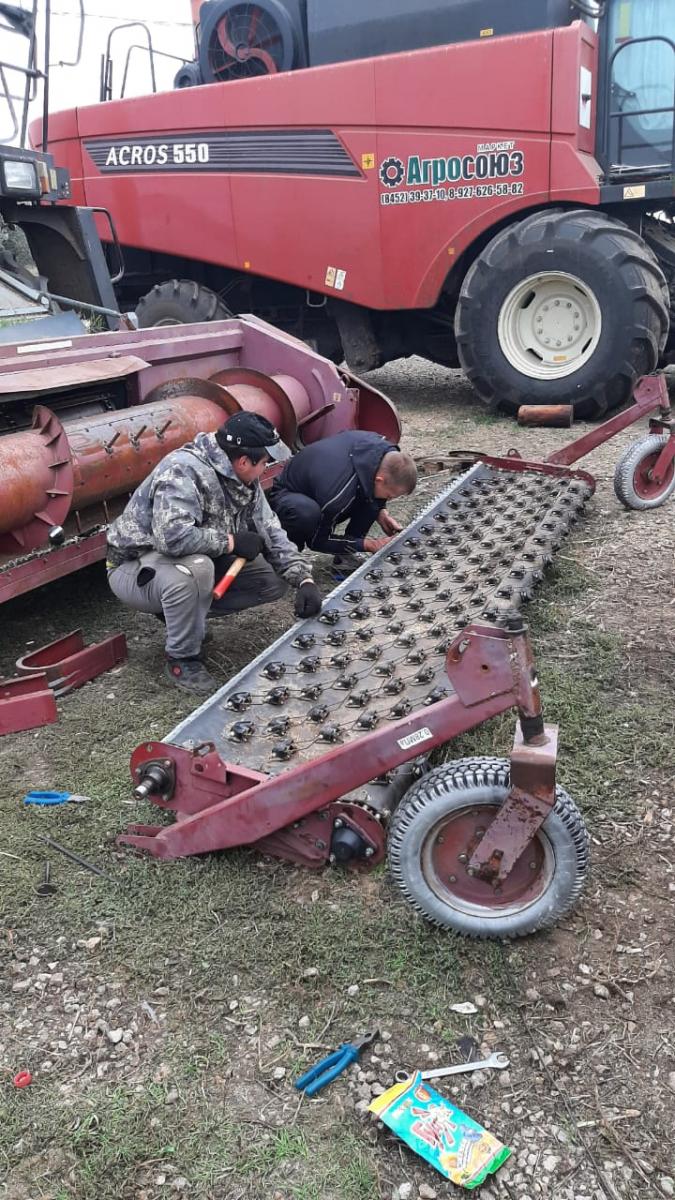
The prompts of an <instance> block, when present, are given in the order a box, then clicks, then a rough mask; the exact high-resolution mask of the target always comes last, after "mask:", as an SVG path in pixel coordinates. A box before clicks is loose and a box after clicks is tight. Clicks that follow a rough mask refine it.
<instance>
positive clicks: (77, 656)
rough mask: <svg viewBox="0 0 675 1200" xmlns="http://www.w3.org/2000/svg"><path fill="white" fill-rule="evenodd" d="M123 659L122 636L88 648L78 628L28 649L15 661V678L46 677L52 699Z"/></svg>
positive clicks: (123, 641) (123, 643) (116, 636)
mask: <svg viewBox="0 0 675 1200" xmlns="http://www.w3.org/2000/svg"><path fill="white" fill-rule="evenodd" d="M126 657H127V640H126V638H125V636H124V634H123V633H116V634H114V635H113V636H112V637H109V638H106V639H105V641H103V642H97V643H95V644H94V645H91V646H85V644H84V638H83V636H82V630H81V629H74V630H73V632H72V633H67V634H65V636H64V637H60V638H57V640H56V641H55V642H49V643H48V645H46V646H41V647H40V649H39V650H32V651H31V653H30V654H24V655H23V657H22V658H19V659H18V660H17V664H16V669H17V671H18V673H19V675H24V676H26V677H27V678H29V679H34V678H35V677H36V676H37V677H38V678H39V679H42V678H46V679H47V680H48V681H49V686H50V687H51V689H52V691H53V692H54V695H55V696H65V695H66V694H67V693H68V692H74V691H75V689H76V688H79V687H83V686H84V684H85V683H89V681H90V680H91V679H96V677H97V675H102V674H103V672H104V671H111V670H112V668H113V667H116V666H117V665H118V663H121V662H125V661H126Z"/></svg>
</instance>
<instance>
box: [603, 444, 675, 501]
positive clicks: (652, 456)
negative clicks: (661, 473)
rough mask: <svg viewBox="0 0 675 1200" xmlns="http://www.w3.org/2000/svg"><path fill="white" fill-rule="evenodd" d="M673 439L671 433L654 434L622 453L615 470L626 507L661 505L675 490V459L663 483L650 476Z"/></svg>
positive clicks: (619, 491) (616, 479) (618, 487)
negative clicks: (663, 451)
mask: <svg viewBox="0 0 675 1200" xmlns="http://www.w3.org/2000/svg"><path fill="white" fill-rule="evenodd" d="M669 440H670V439H669V435H668V434H667V433H664V434H656V433H653V434H651V435H650V437H646V438H643V439H642V441H641V442H635V443H634V444H633V445H632V446H629V447H628V449H627V450H626V451H625V453H624V454H622V456H621V458H620V459H619V461H618V463H617V464H616V471H615V472H614V491H615V492H616V495H617V498H618V499H619V500H620V501H621V503H622V504H625V506H626V508H635V509H638V510H642V509H647V508H659V507H660V505H661V504H665V502H666V500H667V499H668V497H669V496H672V494H673V492H675V460H673V461H671V463H670V465H669V467H668V470H667V471H666V476H665V479H664V480H663V481H662V482H661V483H656V482H655V481H654V480H653V479H652V478H651V476H650V472H651V471H652V470H653V469H654V467H655V465H656V461H657V459H658V457H659V455H660V453H661V451H662V450H663V447H664V446H665V445H666V444H667V443H668V441H669Z"/></svg>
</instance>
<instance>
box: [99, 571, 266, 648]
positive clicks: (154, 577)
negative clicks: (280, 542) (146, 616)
mask: <svg viewBox="0 0 675 1200" xmlns="http://www.w3.org/2000/svg"><path fill="white" fill-rule="evenodd" d="M233 561H234V560H233V559H232V558H231V557H227V556H226V557H224V558H223V559H219V560H218V564H217V566H218V578H219V579H220V578H221V577H222V575H223V574H224V573H225V571H226V570H227V567H228V566H229V564H230V563H231V562H233ZM139 576H140V579H141V583H140V584H139V582H138V581H139ZM214 578H215V568H214V563H213V559H211V558H207V557H206V555H204V554H188V555H186V556H185V557H184V558H169V556H168V555H166V554H160V553H159V552H158V551H157V550H148V551H146V553H145V554H142V555H141V557H140V558H134V559H131V560H129V561H128V562H123V563H121V564H120V565H119V566H118V567H114V568H113V569H112V570H111V571H110V572H109V574H108V582H109V584H110V587H111V589H112V591H113V592H114V594H115V595H116V596H117V599H118V600H121V601H122V603H123V604H126V605H128V606H129V608H134V609H136V610H137V611H138V612H145V613H163V614H164V619H165V621H166V653H167V656H168V657H169V658H196V657H197V655H198V654H199V651H200V649H201V645H202V642H203V640H204V634H205V632H206V619H207V617H208V615H209V610H210V609H211V603H212V599H213V583H214ZM287 591H288V584H287V583H285V582H284V580H283V579H280V578H279V576H278V575H277V574H276V573H275V572H274V570H273V569H272V567H271V566H270V564H269V563H268V562H267V561H266V559H264V558H263V556H262V554H259V555H258V557H257V558H255V559H254V560H253V562H250V563H247V564H246V566H245V567H243V568H242V570H241V571H240V572H239V575H238V576H237V578H236V579H235V581H234V583H233V584H232V585H231V586H230V589H229V591H228V592H226V593H225V595H224V596H223V597H222V599H221V600H216V601H215V602H214V603H213V611H212V613H211V615H212V616H216V615H218V616H221V615H226V614H227V613H231V612H240V611H241V610H242V609H244V608H253V607H254V606H255V605H257V604H269V603H270V601H272V600H278V599H279V598H280V597H281V596H283V595H284V594H285V593H286V592H287Z"/></svg>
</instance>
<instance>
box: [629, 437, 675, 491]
mask: <svg viewBox="0 0 675 1200" xmlns="http://www.w3.org/2000/svg"><path fill="white" fill-rule="evenodd" d="M660 454H661V450H660V449H659V450H655V451H654V453H653V454H648V455H647V456H646V458H643V460H642V462H641V463H640V465H639V467H638V468H637V470H636V472H635V474H634V476H633V487H634V488H635V492H636V494H637V495H638V496H639V497H640V499H641V500H653V499H654V498H655V497H656V496H660V495H662V493H663V492H665V491H666V490H667V489H668V487H669V486H670V484H671V483H672V479H673V473H675V462H671V463H670V465H669V467H668V470H667V471H666V474H665V477H664V478H663V479H662V480H661V482H660V483H657V482H656V480H655V479H654V477H653V475H652V472H653V470H654V467H655V466H656V464H657V462H658V459H659V456H660Z"/></svg>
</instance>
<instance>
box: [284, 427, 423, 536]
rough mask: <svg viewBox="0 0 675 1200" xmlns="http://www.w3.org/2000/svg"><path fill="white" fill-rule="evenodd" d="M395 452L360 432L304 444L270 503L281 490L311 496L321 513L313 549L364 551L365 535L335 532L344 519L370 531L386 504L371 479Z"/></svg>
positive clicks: (378, 437)
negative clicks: (336, 526)
mask: <svg viewBox="0 0 675 1200" xmlns="http://www.w3.org/2000/svg"><path fill="white" fill-rule="evenodd" d="M398 449H399V447H398V446H396V445H394V444H393V443H392V442H388V441H387V439H386V438H384V437H382V436H381V435H380V434H379V433H366V432H365V431H363V430H353V431H347V432H345V433H336V434H335V435H334V436H333V437H329V438H324V439H323V440H322V441H320V442H315V443H314V444H313V445H311V446H305V448H304V450H300V452H299V453H298V454H295V455H294V456H293V458H291V459H289V460H288V462H287V463H286V466H285V467H284V469H283V471H282V472H281V474H280V475H279V476H277V478H276V480H275V482H274V486H273V488H272V492H271V494H270V498H269V499H270V504H271V506H272V508H274V507H275V503H274V502H275V498H276V497H277V496H278V495H279V494H280V492H282V491H285V492H300V494H301V495H303V496H309V497H310V498H311V499H312V500H315V501H316V503H317V504H318V505H319V507H320V509H321V519H320V522H319V526H318V528H317V530H316V533H315V534H314V537H313V539H312V541H311V543H310V545H311V548H312V549H313V550H320V551H322V552H323V553H324V554H340V553H341V552H344V551H346V550H349V551H360V550H363V537H359V536H351V537H350V536H342V537H339V536H335V535H334V533H333V529H334V527H335V525H337V524H340V523H341V522H343V521H347V520H356V523H357V524H358V525H359V526H360V529H362V530H364V531H366V532H367V530H368V529H370V526H371V525H372V524H373V522H374V521H375V520H376V519H377V516H378V514H379V513H380V511H381V510H382V509H383V508H384V506H385V501H384V500H376V499H375V496H374V495H373V488H374V486H375V476H376V474H377V471H378V469H379V466H380V463H381V462H382V459H383V458H384V456H385V454H389V452H390V451H392V450H398Z"/></svg>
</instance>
